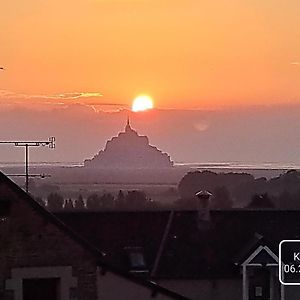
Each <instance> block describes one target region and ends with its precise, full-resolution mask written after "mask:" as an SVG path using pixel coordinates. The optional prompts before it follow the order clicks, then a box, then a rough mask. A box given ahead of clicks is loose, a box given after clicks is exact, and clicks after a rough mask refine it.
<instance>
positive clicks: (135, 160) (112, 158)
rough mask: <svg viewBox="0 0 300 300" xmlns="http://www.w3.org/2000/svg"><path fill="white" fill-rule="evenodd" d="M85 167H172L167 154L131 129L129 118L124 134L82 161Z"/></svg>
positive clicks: (121, 133) (120, 134)
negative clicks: (90, 157)
mask: <svg viewBox="0 0 300 300" xmlns="http://www.w3.org/2000/svg"><path fill="white" fill-rule="evenodd" d="M84 166H85V167H92V168H100V169H165V168H171V167H173V161H171V159H170V156H169V155H168V154H167V153H164V152H162V151H161V150H159V149H157V148H156V147H154V146H151V145H150V144H149V139H148V137H147V136H141V135H139V134H138V133H137V132H136V131H135V130H133V129H132V128H131V125H130V121H129V118H128V119H127V124H126V126H125V130H124V132H120V133H119V134H118V136H116V137H113V138H112V139H111V140H109V141H107V143H106V146H105V149H104V150H100V151H99V153H98V154H96V155H95V156H94V157H93V158H92V159H86V160H85V161H84Z"/></svg>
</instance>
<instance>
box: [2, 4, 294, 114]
mask: <svg viewBox="0 0 300 300" xmlns="http://www.w3.org/2000/svg"><path fill="white" fill-rule="evenodd" d="M299 15H300V2H299V0H286V1H279V0H278V1H277V0H264V1H261V0H243V1H241V0H218V1H211V0H172V1H169V0H72V1H71V0H48V1H46V0H43V1H42V0H2V1H1V18H0V66H4V67H5V68H7V70H5V71H1V72H0V90H2V91H3V90H6V91H9V92H11V93H18V94H22V95H23V94H26V95H56V94H62V93H74V92H81V93H87V92H97V93H101V94H102V95H103V96H101V97H95V99H94V100H93V101H97V102H100V103H101V102H104V103H116V104H124V105H129V104H130V103H131V101H132V99H133V98H134V97H135V96H136V95H137V94H140V93H147V94H150V95H151V96H152V97H153V98H154V99H155V103H156V106H157V107H161V108H178V109H181V108H202V107H220V106H224V105H237V104H243V105H244V104H273V103H285V102H289V103H290V102H297V103H299V102H300V22H299ZM25 98H26V97H25ZM25 98H24V99H23V100H22V101H24V102H26V101H27V100H28V99H27V100H26V99H25ZM0 99H1V94H0ZM7 101H10V100H7ZM39 101H41V100H40V99H37V98H36V99H33V100H32V99H31V102H30V103H31V104H30V105H32V104H34V103H38V102H39ZM51 101H54V100H53V99H52V100H51ZM70 101H72V100H70Z"/></svg>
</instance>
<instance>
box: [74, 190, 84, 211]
mask: <svg viewBox="0 0 300 300" xmlns="http://www.w3.org/2000/svg"><path fill="white" fill-rule="evenodd" d="M75 208H76V209H78V210H83V209H85V205H84V201H83V197H82V195H81V194H80V195H79V196H78V199H76V200H75Z"/></svg>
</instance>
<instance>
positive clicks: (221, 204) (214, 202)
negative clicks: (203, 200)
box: [210, 186, 232, 209]
mask: <svg viewBox="0 0 300 300" xmlns="http://www.w3.org/2000/svg"><path fill="white" fill-rule="evenodd" d="M210 207H211V208H214V209H224V208H232V200H231V198H230V194H229V191H228V189H227V188H226V187H225V186H218V187H216V188H215V189H214V191H213V196H212V198H211V206H210Z"/></svg>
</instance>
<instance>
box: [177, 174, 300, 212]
mask: <svg viewBox="0 0 300 300" xmlns="http://www.w3.org/2000/svg"><path fill="white" fill-rule="evenodd" d="M199 190H208V191H210V192H211V193H212V198H211V208H215V209H222V208H231V207H240V208H243V207H249V208H255V207H258V208H264V207H265V208H278V209H300V172H299V171H296V170H290V171H287V172H286V173H284V174H282V175H280V176H278V177H275V178H271V179H269V180H267V179H266V178H264V177H262V178H256V179H255V178H254V176H252V175H250V174H247V173H219V174H217V173H214V172H211V171H203V172H198V171H196V172H190V173H188V174H186V175H185V176H184V177H183V178H182V179H181V181H180V183H179V185H178V191H179V195H180V200H178V203H177V204H179V205H180V207H182V208H184V207H193V206H195V193H196V192H198V191H199Z"/></svg>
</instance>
